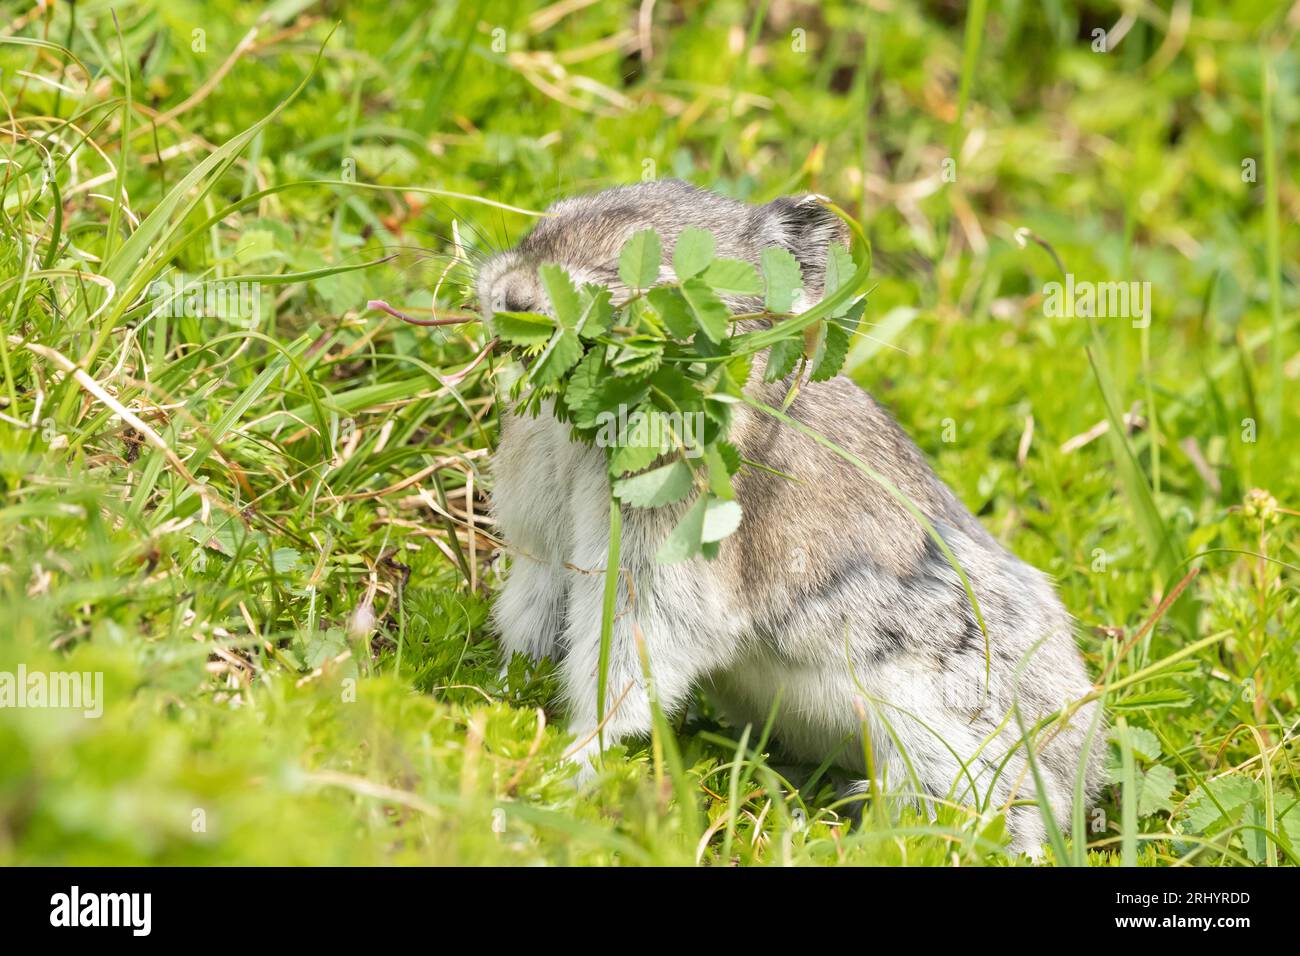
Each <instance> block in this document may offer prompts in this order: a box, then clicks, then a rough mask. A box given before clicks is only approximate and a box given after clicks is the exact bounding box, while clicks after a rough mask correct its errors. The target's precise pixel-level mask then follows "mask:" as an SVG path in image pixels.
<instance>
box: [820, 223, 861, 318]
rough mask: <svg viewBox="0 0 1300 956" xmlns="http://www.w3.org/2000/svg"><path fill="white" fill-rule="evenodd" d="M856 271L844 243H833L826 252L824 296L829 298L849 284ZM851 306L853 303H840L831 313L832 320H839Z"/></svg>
mask: <svg viewBox="0 0 1300 956" xmlns="http://www.w3.org/2000/svg"><path fill="white" fill-rule="evenodd" d="M856 271H857V267H856V266H855V265H854V264H853V257H852V256H851V255H849V250H848V249H846V248H844V244H843V243H839V242H832V243H831V244H830V246H829V247H828V248H827V250H826V277H825V279H824V280H823V283H822V296H823V297H824V298H825V297H829V296H830V294H831V293H832V292H834V291H835V290H836V289H838V288H839V287H840V286H842V285H844V283H846V282H848V281H849V279H851V278H852V277H853V273H854V272H856ZM851 304H852V302H851V301H846V302H842V303H840V305H839V306H837V307H836V308H835V309H833V310H832V311H831V313H830V318H832V319H835V318H839V317H840V316H841V315H843V314H844V313H845V312H847V311H848V310H849V306H850V305H851Z"/></svg>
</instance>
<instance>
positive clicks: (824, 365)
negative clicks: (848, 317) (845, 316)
mask: <svg viewBox="0 0 1300 956" xmlns="http://www.w3.org/2000/svg"><path fill="white" fill-rule="evenodd" d="M849 342H850V337H849V333H848V332H846V331H844V327H843V326H841V325H839V324H837V323H835V322H832V323H830V324H829V325H827V326H826V339H825V341H824V342H823V343H822V346H821V350H820V355H819V356H818V357H817V361H816V362H815V363H814V365H813V369H812V372H811V373H809V375H808V378H809V380H810V381H813V382H825V381H829V380H830V379H832V378H834V377H835V376H836V375H838V374H840V369H841V368H843V366H844V357H845V356H846V355H848V354H849Z"/></svg>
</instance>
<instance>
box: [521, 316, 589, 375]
mask: <svg viewBox="0 0 1300 956" xmlns="http://www.w3.org/2000/svg"><path fill="white" fill-rule="evenodd" d="M581 358H582V342H580V341H579V340H578V333H576V332H574V331H573V330H571V329H561V330H559V331H558V332H556V333H555V335H554V337H552V339H551V341H550V342H549V343H548V344H547V346H546V349H545V350H544V351H543V352H542V354H541V355H540V356H538V357H537V361H536V362H534V363H533V367H532V368H531V369H530V370H529V373H528V378H529V381H531V382H532V383H533V384H534V385H538V386H541V385H550V384H552V383H553V382H558V381H559V380H560V379H561V378H563V377H564V373H565V372H567V371H568V370H569V369H571V368H573V366H575V365H577V364H578V360H579V359H581Z"/></svg>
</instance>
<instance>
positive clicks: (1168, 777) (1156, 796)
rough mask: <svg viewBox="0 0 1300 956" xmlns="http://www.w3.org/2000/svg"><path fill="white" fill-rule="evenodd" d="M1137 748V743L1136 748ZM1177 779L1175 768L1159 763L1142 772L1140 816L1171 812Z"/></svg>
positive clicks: (1139, 803)
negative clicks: (1171, 798) (1172, 796)
mask: <svg viewBox="0 0 1300 956" xmlns="http://www.w3.org/2000/svg"><path fill="white" fill-rule="evenodd" d="M1129 729H1130V730H1132V729H1133V728H1129ZM1136 749H1137V747H1136V745H1135V746H1134V750H1136ZM1177 779H1178V778H1177V775H1176V774H1175V773H1174V772H1173V770H1171V769H1170V768H1168V767H1166V766H1165V765H1164V764H1159V763H1158V764H1156V765H1155V766H1154V767H1151V768H1150V769H1149V770H1147V771H1146V773H1144V774H1142V781H1141V783H1140V784H1139V787H1140V792H1139V794H1138V816H1141V817H1148V816H1150V815H1151V814H1153V813H1157V812H1164V813H1169V812H1171V811H1172V810H1173V809H1174V805H1173V802H1172V801H1171V800H1170V799H1169V798H1170V796H1171V795H1172V794H1173V792H1174V784H1175V783H1177Z"/></svg>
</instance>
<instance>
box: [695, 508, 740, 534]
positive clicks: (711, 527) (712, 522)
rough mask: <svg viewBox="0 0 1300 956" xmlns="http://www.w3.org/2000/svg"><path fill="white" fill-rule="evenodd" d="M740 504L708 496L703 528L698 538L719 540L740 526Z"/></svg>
mask: <svg viewBox="0 0 1300 956" xmlns="http://www.w3.org/2000/svg"><path fill="white" fill-rule="evenodd" d="M740 518H741V510H740V504H739V503H738V502H735V501H719V500H717V499H716V498H710V499H709V503H708V506H707V507H706V508H705V509H704V528H703V530H702V532H701V534H700V540H701V541H704V542H713V541H721V540H722V539H723V538H725V537H726V536H727V535H729V534H731V533H732V532H733V531H735V530H736V529H737V528H739V527H740Z"/></svg>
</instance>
